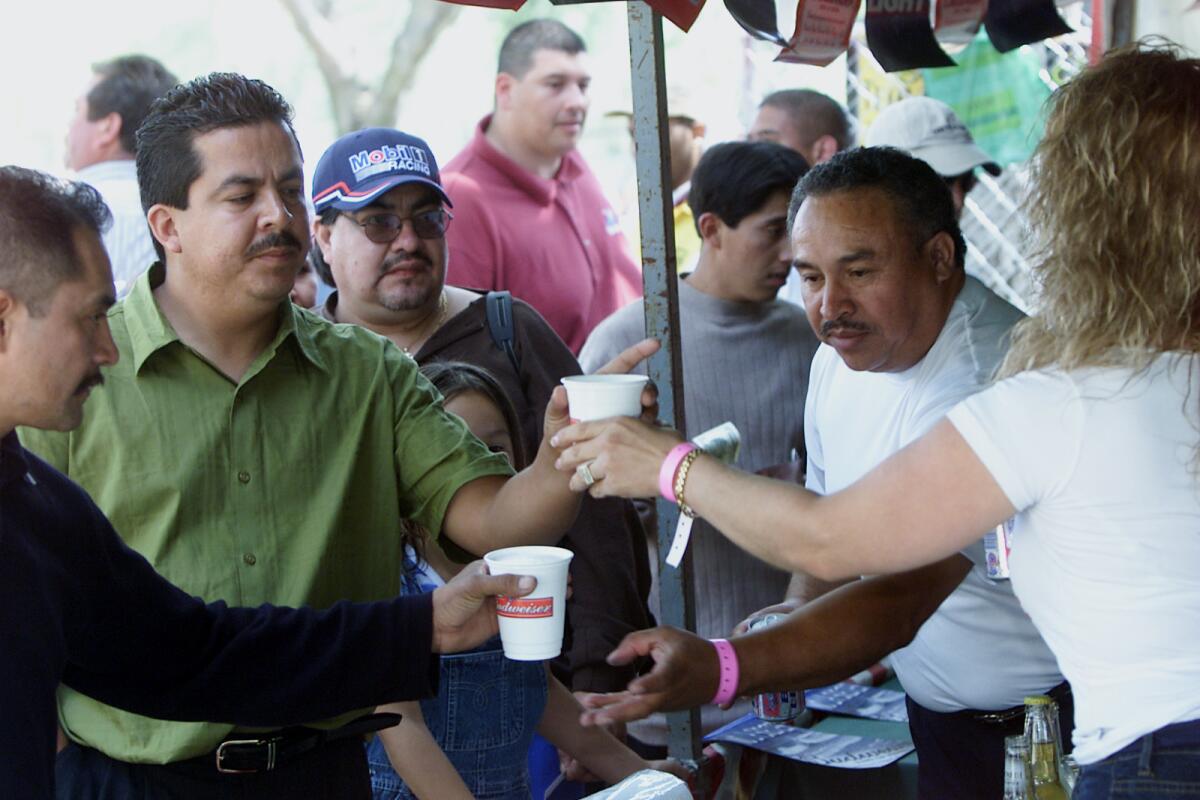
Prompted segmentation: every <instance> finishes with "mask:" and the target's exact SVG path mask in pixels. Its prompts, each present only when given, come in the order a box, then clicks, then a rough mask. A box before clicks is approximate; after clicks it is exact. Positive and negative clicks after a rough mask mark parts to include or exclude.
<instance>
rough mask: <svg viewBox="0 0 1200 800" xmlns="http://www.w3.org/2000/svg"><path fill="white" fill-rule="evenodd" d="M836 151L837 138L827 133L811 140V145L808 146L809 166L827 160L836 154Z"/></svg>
mask: <svg viewBox="0 0 1200 800" xmlns="http://www.w3.org/2000/svg"><path fill="white" fill-rule="evenodd" d="M837 151H838V143H837V139H835V138H833V137H832V136H830V135H829V134H828V133H827V134H825V135H824V136H822V137H820V138H819V139H817V140H816V141H815V142H813V144H812V147H810V148H808V153H809V159H808V160H809V164H808V165H809V166H810V167H815V166H816V165H817V164H820V163H822V162H825V161H828V160H829V159H831V158H833V157H834V156H835V155H837Z"/></svg>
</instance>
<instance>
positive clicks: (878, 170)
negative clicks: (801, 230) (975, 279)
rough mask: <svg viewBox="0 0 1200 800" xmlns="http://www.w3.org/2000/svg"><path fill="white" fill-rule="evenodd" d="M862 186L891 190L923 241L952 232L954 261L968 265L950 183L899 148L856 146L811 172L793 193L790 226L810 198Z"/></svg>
mask: <svg viewBox="0 0 1200 800" xmlns="http://www.w3.org/2000/svg"><path fill="white" fill-rule="evenodd" d="M857 189H879V190H880V191H882V192H884V193H885V194H887V196H888V197H890V198H891V200H892V204H893V206H894V207H895V209H896V211H897V213H899V214H900V215H901V216H902V218H903V221H904V222H905V223H906V224H907V226H908V227H909V228H911V229H912V231H913V238H915V239H916V240H917V242H918V243H922V244H923V243H924V242H927V241H929V240H930V239H931V238H932V237H933V236H935V235H936V234H939V233H942V232H943V231H944V232H945V233H948V234H950V238H952V239H953V240H954V263H955V264H956V265H957V266H958V267H959V268H961V267H962V266H963V263H964V262H965V259H966V255H967V243H966V241H965V240H964V239H963V235H962V230H961V229H960V228H959V227H958V218H957V217H956V216H955V214H954V200H953V199H952V198H951V196H950V189H949V187H947V186H946V181H945V180H944V179H943V178H942V176H941V175H938V174H937V173H936V172H934V170H933V167H931V166H929V165H928V164H926V163H925V162H924V161H922V160H921V159H919V158H913V157H912V156H910V155H909V154H908V153H905V152H904V151H903V150H897V149H896V148H894V147H856V148H854V149H853V150H845V151H843V152H841V153H838V154H837V155H835V156H834V157H833V158H831V159H829V160H828V161H826V162H825V163H823V164H818V165H817V166H815V167H813V168H812V169H811V170H809V171H808V174H807V175H805V176H804V177H803V178H802V179H801V180H800V182H799V183H798V184H796V190H795V191H794V192H792V200H791V202H790V203H789V204H788V229H789V230H791V228H792V227H793V226H794V225H795V222H796V214H797V212H799V210H800V204H801V203H803V202H804V200H805V198H807V197H809V196H813V197H822V196H825V195H830V194H834V193H836V192H850V191H855V190H857Z"/></svg>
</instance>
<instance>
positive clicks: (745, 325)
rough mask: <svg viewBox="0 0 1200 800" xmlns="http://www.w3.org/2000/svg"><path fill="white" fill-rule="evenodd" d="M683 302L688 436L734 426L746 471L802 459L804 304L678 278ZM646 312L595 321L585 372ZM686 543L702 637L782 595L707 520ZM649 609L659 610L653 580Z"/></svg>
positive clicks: (640, 333) (763, 568) (634, 329)
mask: <svg viewBox="0 0 1200 800" xmlns="http://www.w3.org/2000/svg"><path fill="white" fill-rule="evenodd" d="M679 305H680V335H681V339H682V341H683V380H684V410H685V413H686V415H687V428H688V430H687V433H688V435H695V434H698V433H700V432H702V431H705V430H707V429H709V428H711V427H713V426H715V425H719V424H721V423H722V422H725V421H726V420H729V421H731V422H733V423H734V424H735V425H737V427H738V430H739V431H741V434H742V448H741V454H740V455H739V457H738V461H737V465H738V466H739V467H741V468H742V469H745V470H747V471H750V472H754V471H757V470H760V469H762V468H764V467H769V466H773V465H776V464H782V463H784V462H786V461H789V460H791V458H792V451H793V450H795V451H796V452H797V453H798V454H799V457H800V458H803V457H804V398H805V395H806V394H807V391H808V370H809V365H810V363H811V362H812V358H813V354H814V353H815V352H816V350H817V345H818V344H819V342H818V341H817V338H816V336H815V335H814V334H813V332H812V328H811V327H810V326H809V324H808V319H807V318H806V317H805V315H804V311H803V309H801V308H800V307H798V306H796V305H794V304H792V303H788V302H785V301H782V300H776V301H773V302H770V303H733V302H729V301H725V300H719V299H717V298H715V297H712V296H710V295H707V294H704V293H703V292H700V291H698V290H697V289H694V288H692V287H691V286H690V285H688V284H687V283H680V284H679ZM644 313H645V312H644V309H643V304H642V301H641V300H637V301H635V302H633V303H630V304H629V305H627V306H625V307H624V308H622V309H621V310H619V311H617V312H616V313H615V314H613V315H612V316H610V317H609V318H608V319H606V320H604V322H602V323H600V325H599V326H597V327H596V329H595V330H594V331H592V334H591V336H589V337H588V340H587V343H586V344H585V345H584V347H583V350H582V351H581V352H580V354H579V363H580V364H581V365H582V366H583V369H584V370H585V371H587V372H592V371H594V370H595V369H597V368H599V367H601V366H603V365H604V364H605V363H606V362H607V361H609V360H611V359H612V358H613V357H614V356H616V355H617V354H618V353H620V352H621V351H622V350H624V349H625V348H626V347H628V346H629V345H631V344H634V343H635V342H637V341H639V340H641V339H643V338H644V337H645V318H644ZM643 371H644V366H643ZM691 548H692V564H693V574H694V576H695V586H696V622H697V629H698V633H700V635H702V636H706V637H724V636H727V635H728V634H729V632H730V630H731V629H732V628H733V626H734V625H736V624H737V623H738V622H739V621H741V620H742V619H743V618H744V617H745V616H746V615H747V614H749V613H750V612H752V611H756V610H758V609H759V608H762V607H763V606H766V605H770V604H772V603H777V602H779V601H780V600H781V599H782V598H783V595H784V591H785V589H786V588H787V582H788V573H786V572H784V571H782V570H779V569H776V568H774V567H772V566H770V565H768V564H765V563H763V562H761V561H759V560H758V559H756V558H754V557H753V556H750V555H749V554H747V553H745V552H743V551H742V550H740V549H739V548H737V547H736V546H735V545H733V544H731V543H730V542H729V540H728V539H726V538H725V537H723V536H721V535H720V534H719V533H717V532H716V531H715V530H713V529H712V527H710V526H709V525H708V524H707V523H705V522H704V521H703V520H700V521H698V522H697V524H696V526H695V527H694V528H693V531H692V541H691ZM651 560H652V562H653V563H655V564H657V559H656V558H652V559H651ZM656 584H657V582H656ZM651 608H653V609H655V610H656V611H657V610H658V596H657V585H656V586H655V591H654V592H653V593H652V596H651ZM739 708H740V706H735V709H739ZM714 712H717V709H715V708H712V707H706V708H705V713H704V727H705V729H706V730H711V729H712V727H715V726H716V725H717V724H721V723H720V722H719V720H721V719H732V718H735V717H736V716H738V714H735V713H732V712H731V713H729V714H725V715H719V716H718V715H717V714H715V713H714ZM740 713H745V709H744V708H740ZM638 733H640V734H641V736H639V738H652V739H658V738H659V737H658V736H656V735H654V734H653V733H651V732H650V731H646V730H642V731H639V732H638ZM663 736H664V737H665V729H664V731H663ZM663 740H664V741H665V738H664V739H663ZM655 743H661V742H655Z"/></svg>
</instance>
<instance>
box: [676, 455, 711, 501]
mask: <svg viewBox="0 0 1200 800" xmlns="http://www.w3.org/2000/svg"><path fill="white" fill-rule="evenodd" d="M703 452H704V451H703V450H701V449H700V448H699V447H697V448H696V449H695V450H692V451H691V452H690V453H688V454H687V455H686V456H684V457H683V461H681V462H679V469H678V470H676V472H675V486H674V487H673V488H674V490H675V502H676V503H678V504H679V513H680V514H683V515H684V516H686V517H695V516H696V512H695V511H692V509H691V508H690V507H689V506H688V504H687V503H686V502H684V499H683V490H684V488H685V487H686V486H687V476H688V470H690V469H691V468H692V462H693V461H695V460H696V459H697V458H699V457H700V454H701V453H703Z"/></svg>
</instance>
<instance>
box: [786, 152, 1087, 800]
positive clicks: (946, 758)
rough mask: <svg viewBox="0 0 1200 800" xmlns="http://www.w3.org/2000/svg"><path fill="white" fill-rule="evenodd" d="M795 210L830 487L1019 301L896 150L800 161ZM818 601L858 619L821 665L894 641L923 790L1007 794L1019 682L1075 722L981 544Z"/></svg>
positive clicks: (910, 417)
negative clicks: (983, 280)
mask: <svg viewBox="0 0 1200 800" xmlns="http://www.w3.org/2000/svg"><path fill="white" fill-rule="evenodd" d="M790 218H791V220H792V226H791V230H792V243H793V248H794V252H795V261H794V265H795V267H796V269H797V271H798V273H799V275H800V279H801V283H802V286H803V290H804V300H805V308H806V310H807V313H808V317H809V321H810V322H811V323H812V326H813V329H814V330H815V331H816V332H817V334H818V337H819V338H820V339H821V342H822V346H821V348H820V349H819V350H818V351H817V355H816V357H815V358H814V360H813V367H812V373H811V375H810V378H809V388H808V400H807V402H806V408H805V439H806V442H807V445H808V470H807V486H808V488H809V489H811V490H813V491H815V492H819V493H821V494H827V493H831V492H835V491H838V490H839V489H842V488H844V487H845V486H847V485H849V484H851V483H853V482H854V481H856V480H857V479H858V478H859V477H861V476H862V475H864V474H865V473H867V472H868V471H870V470H871V469H872V468H873V467H875V466H876V465H877V464H878V463H879V462H881V461H883V460H884V459H885V458H887V457H888V456H889V455H891V454H892V453H894V452H896V451H897V450H899V449H901V448H903V447H904V446H905V445H907V444H909V443H910V442H912V441H913V440H915V439H917V438H918V437H919V436H920V435H921V434H923V433H925V432H926V431H927V430H928V429H929V428H930V427H932V426H933V424H934V423H936V422H937V421H938V420H939V419H941V418H942V417H943V416H944V415H945V413H946V412H947V411H948V410H949V409H950V408H952V407H953V406H954V405H956V404H957V403H958V402H959V401H960V400H962V399H963V398H965V397H968V396H970V395H972V394H974V393H975V392H978V391H979V390H981V389H982V388H984V387H985V386H986V385H987V384H988V382H989V381H990V379H991V377H992V374H993V372H994V371H995V369H996V367H997V366H998V365H999V363H1000V361H1001V360H1002V358H1003V356H1004V353H1005V351H1006V350H1007V348H1008V331H1009V329H1010V328H1011V327H1012V325H1013V324H1014V323H1016V322H1017V320H1018V319H1020V317H1021V314H1020V312H1018V311H1017V310H1016V309H1014V308H1013V307H1012V306H1010V305H1009V304H1007V303H1006V302H1004V301H1003V300H1001V299H1000V298H998V297H997V296H996V295H994V294H992V293H991V292H990V291H988V289H986V288H985V287H984V286H983V285H982V284H980V283H979V282H978V281H977V280H975V279H974V278H972V277H969V276H967V275H966V274H965V272H964V270H963V260H964V255H965V245H964V243H963V238H962V234H961V232H960V231H959V228H958V223H957V221H956V215H955V213H954V207H953V205H952V201H951V197H950V193H949V191H948V190H947V188H946V186H945V183H944V182H943V181H942V180H941V179H940V178H939V177H938V175H937V174H936V173H935V172H934V171H933V170H932V169H930V168H929V166H928V165H926V164H925V163H924V162H922V161H919V160H917V159H915V158H912V157H911V156H908V155H906V154H904V153H902V152H900V151H898V150H894V149H891V148H866V149H859V150H855V151H849V152H846V153H841V154H839V155H838V156H835V157H834V158H833V159H832V160H831V161H830V162H828V164H826V165H822V166H820V167H818V168H816V169H814V170H813V171H811V172H809V173H808V176H806V177H805V178H804V179H802V180H801V182H800V184H799V185H798V186H797V187H796V192H795V194H793V197H792V203H791V208H790ZM956 500H957V499H956V498H947V502H955V501H956ZM984 533H985V531H979V534H980V536H981V537H982V536H983V534H984ZM815 583H816V582H815V581H812V579H806V578H805V576H797V577H796V579H794V580H793V584H792V587H791V590H790V591H789V594H790V595H793V596H795V597H797V598H798V601H799V600H811V599H812V598H814V597H815V596H817V595H819V594H822V593H823V592H824V591H826V590H828V589H829V588H831V587H829V586H828V585H823V586H820V587H817V586H815V585H814V584H815ZM831 604H832V605H831ZM819 605H820V611H819V613H821V614H823V615H825V618H826V619H827V620H828V619H834V618H836V617H837V616H838V615H841V617H842V618H843V619H845V620H846V621H849V619H850V618H851V617H852V618H853V625H852V627H854V628H855V629H856V631H857V632H856V633H854V634H851V635H848V636H846V637H845V638H844V639H841V640H838V641H837V642H835V643H834V644H832V645H831V646H827V649H828V650H829V652H828V653H826V654H825V655H824V656H822V654H820V653H818V654H816V655H815V656H814V662H823V663H820V664H819V666H820V667H821V668H822V669H823V670H825V671H826V672H828V671H829V670H830V669H832V668H833V666H834V664H833V663H831V662H840V661H841V660H844V659H848V656H850V655H851V654H857V655H860V656H861V655H866V654H868V653H869V652H870V651H871V649H872V648H873V647H874V648H880V647H881V646H882V645H885V644H890V645H892V646H900V649H898V650H896V652H895V653H894V654H893V656H892V663H893V665H894V666H895V669H896V673H897V676H898V677H899V679H900V682H901V683H902V684H903V686H904V689H905V691H906V692H907V693H908V696H909V704H908V705H909V725H910V729H911V731H912V734H913V741H914V743H915V744H916V745H917V753H918V758H919V760H920V770H919V787H920V795H921V797H922V798H923V800H929V799H930V798H969V797H999V796H1000V794H1001V792H1002V785H1003V763H1004V736H1006V735H1013V734H1017V733H1020V732H1021V730H1022V725H1023V721H1022V713H1021V711H1022V709H1021V706H1022V701H1023V699H1024V697H1025V696H1026V695H1030V694H1040V693H1044V692H1047V691H1050V690H1052V689H1053V690H1054V692H1053V694H1054V695H1055V696H1057V697H1058V698H1059V702H1060V705H1062V706H1064V709H1063V710H1064V712H1066V713H1065V714H1064V716H1065V720H1064V722H1063V726H1064V730H1067V731H1069V730H1070V713H1069V712H1070V708H1069V705H1070V695H1069V690H1067V688H1066V686H1065V684H1063V683H1062V680H1063V679H1062V676H1061V674H1060V673H1059V670H1058V666H1057V663H1056V662H1055V659H1054V657H1053V655H1052V654H1051V653H1050V651H1049V650H1048V649H1047V648H1046V645H1045V644H1044V643H1043V642H1042V640H1041V638H1040V636H1039V635H1038V633H1037V631H1036V630H1035V629H1034V627H1033V624H1032V622H1031V621H1030V619H1029V617H1028V616H1027V615H1026V614H1025V613H1024V611H1023V610H1022V609H1021V607H1020V604H1019V603H1018V602H1017V600H1016V598H1015V597H1014V596H1013V593H1012V589H1011V587H1010V586H1009V584H1008V582H1007V581H1000V582H995V581H991V580H989V579H988V578H987V577H986V570H985V566H984V555H983V546H982V540H980V541H979V542H977V543H976V544H975V545H974V546H972V547H971V548H969V549H967V550H965V551H963V552H962V553H960V554H956V555H954V556H952V557H950V558H949V559H946V560H944V561H942V562H939V563H938V564H934V565H931V566H929V567H924V568H922V569H918V570H914V571H913V572H910V573H905V574H901V575H891V576H880V577H876V578H867V579H864V580H861V581H855V582H852V583H851V584H849V585H846V586H845V587H843V588H842V589H840V590H838V592H837V593H836V594H835V595H831V596H829V597H828V598H824V599H823V600H822V601H821V603H820V604H819ZM801 613H805V612H801ZM808 613H812V612H808ZM851 664H852V659H849V660H846V661H845V665H846V666H849V665H851ZM819 671H820V670H818V672H819ZM834 671H836V670H834ZM838 677H841V676H838Z"/></svg>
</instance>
